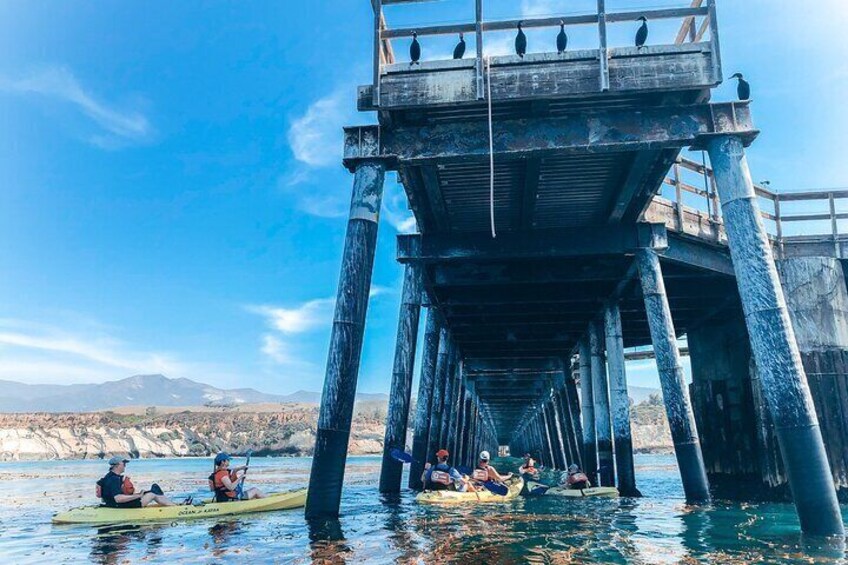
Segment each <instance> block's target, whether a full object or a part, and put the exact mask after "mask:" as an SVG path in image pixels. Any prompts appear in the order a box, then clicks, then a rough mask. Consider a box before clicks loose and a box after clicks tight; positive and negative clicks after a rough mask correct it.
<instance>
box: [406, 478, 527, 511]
mask: <svg viewBox="0 0 848 565" xmlns="http://www.w3.org/2000/svg"><path fill="white" fill-rule="evenodd" d="M504 484H505V485H506V486H507V487H508V488H509V491H508V492H507V493H506V494H505V495H499V494H495V493H493V492H490V491H488V490H480V491H478V492H457V491H455V490H425V491H424V492H422V493H421V494H419V495H418V496H416V497H415V500H416V501H417V502H419V503H420V504H476V503H478V502H504V501H506V500H512V499H513V498H515V497H517V496H518V495H519V494H520V493H521V489H522V487H523V486H524V480H523V479H522V478H521V477H512V478H511V479H507V480H506V482H505V483H504Z"/></svg>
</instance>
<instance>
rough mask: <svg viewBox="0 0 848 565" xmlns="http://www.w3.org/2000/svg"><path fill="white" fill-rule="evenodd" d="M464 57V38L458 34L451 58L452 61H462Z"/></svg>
mask: <svg viewBox="0 0 848 565" xmlns="http://www.w3.org/2000/svg"><path fill="white" fill-rule="evenodd" d="M464 55H465V36H464V35H463V34H462V32H460V34H459V43H457V44H456V47H454V49H453V58H454V59H462V57H463V56H464Z"/></svg>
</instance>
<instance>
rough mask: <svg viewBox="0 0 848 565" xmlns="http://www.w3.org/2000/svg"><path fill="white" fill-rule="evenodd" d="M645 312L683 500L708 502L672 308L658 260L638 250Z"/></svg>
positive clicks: (696, 432)
mask: <svg viewBox="0 0 848 565" xmlns="http://www.w3.org/2000/svg"><path fill="white" fill-rule="evenodd" d="M636 260H637V263H638V266H639V275H640V279H641V284H642V294H643V296H644V300H645V311H646V312H647V315H648V326H649V327H650V331H651V341H652V342H653V344H654V355H655V357H656V360H657V372H658V373H659V377H660V386H661V387H662V392H663V402H664V403H665V411H666V415H667V416H668V425H669V428H670V429H671V437H672V440H673V441H674V452H675V455H676V456H677V466H678V468H679V469H680V478H681V480H682V482H683V490H684V492H685V493H686V500H687V501H688V502H689V503H690V504H696V503H701V502H708V501H709V500H710V489H709V482H708V481H707V472H706V469H705V468H704V459H703V456H702V454H701V443H700V441H699V440H698V431H697V429H696V428H695V415H694V413H693V412H692V404H691V402H690V400H689V395H688V394H687V393H686V385H685V383H684V381H683V366H682V365H681V363H680V351H679V350H678V349H677V335H676V334H675V332H674V322H673V321H672V319H671V309H670V308H669V305H668V296H667V295H666V292H665V283H664V282H663V278H662V270H661V268H660V260H659V258H658V257H657V254H656V252H654V251H653V250H652V249H641V250H639V251H638V252H637V254H636Z"/></svg>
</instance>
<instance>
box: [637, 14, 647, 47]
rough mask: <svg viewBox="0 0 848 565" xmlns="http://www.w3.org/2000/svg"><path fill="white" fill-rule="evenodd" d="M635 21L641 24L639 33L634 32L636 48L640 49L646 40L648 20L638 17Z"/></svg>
mask: <svg viewBox="0 0 848 565" xmlns="http://www.w3.org/2000/svg"><path fill="white" fill-rule="evenodd" d="M636 21H637V22H640V21H641V22H642V26H641V27H640V28H639V31H637V32H636V47H638V48H639V49H641V48H642V46H644V45H645V42H646V41H647V40H648V18H646V17H645V16H640V17H639V19H638V20H636Z"/></svg>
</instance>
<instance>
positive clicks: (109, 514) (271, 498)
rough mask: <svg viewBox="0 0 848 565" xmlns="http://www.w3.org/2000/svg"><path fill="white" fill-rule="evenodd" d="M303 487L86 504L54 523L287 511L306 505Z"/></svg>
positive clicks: (126, 521)
mask: <svg viewBox="0 0 848 565" xmlns="http://www.w3.org/2000/svg"><path fill="white" fill-rule="evenodd" d="M306 490H307V489H300V490H294V491H291V492H281V493H276V494H271V495H268V496H267V497H266V498H257V499H254V500H237V501H233V502H206V503H203V504H198V505H196V506H156V505H153V506H148V507H147V508H109V507H107V506H86V507H82V508H74V509H72V510H68V511H67V512H60V513H58V514H56V515H55V516H53V523H54V524H92V525H107V524H138V523H144V522H162V521H173V520H193V519H196V518H214V517H217V516H234V515H237V514H247V513H249V512H270V511H272V510H288V509H290V508H300V507H302V506H304V505H306Z"/></svg>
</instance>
